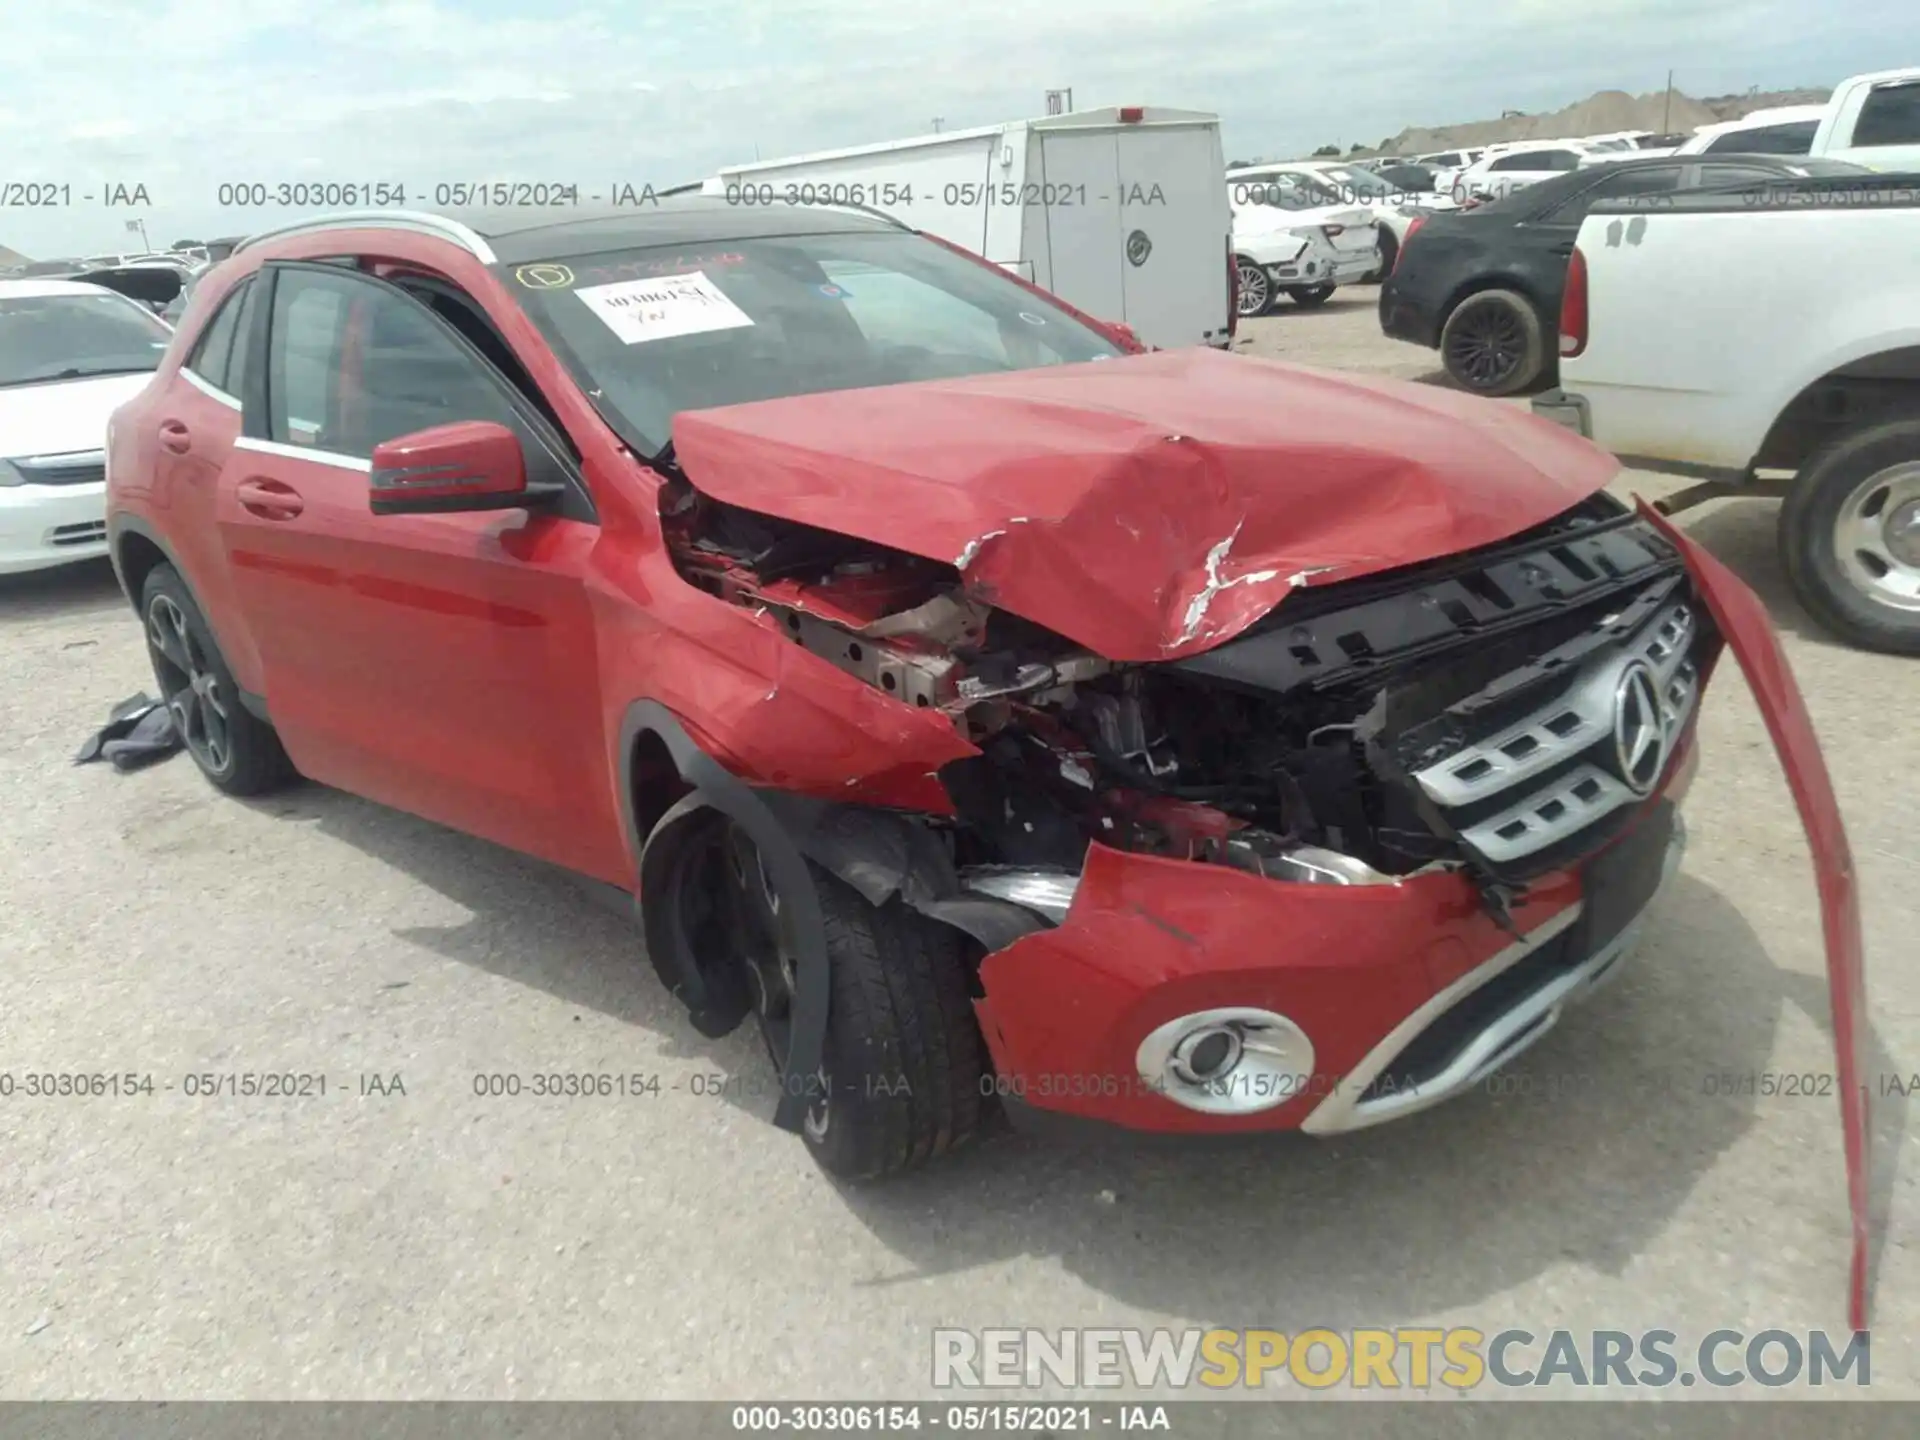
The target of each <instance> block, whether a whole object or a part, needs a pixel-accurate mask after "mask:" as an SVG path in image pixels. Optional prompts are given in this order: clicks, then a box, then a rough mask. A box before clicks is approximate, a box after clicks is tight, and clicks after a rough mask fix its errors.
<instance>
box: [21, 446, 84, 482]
mask: <svg viewBox="0 0 1920 1440" xmlns="http://www.w3.org/2000/svg"><path fill="white" fill-rule="evenodd" d="M12 463H13V468H14V469H16V470H18V471H19V472H20V478H21V479H22V480H24V481H26V483H27V484H29V485H97V484H99V483H100V482H101V481H103V480H105V479H106V478H107V459H106V456H104V455H102V454H101V453H100V452H99V451H97V450H95V451H90V452H87V453H83V454H74V455H35V456H31V457H29V458H28V459H25V460H15V461H13V462H12Z"/></svg>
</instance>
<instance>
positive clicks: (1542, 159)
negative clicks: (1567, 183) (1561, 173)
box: [1533, 150, 1580, 170]
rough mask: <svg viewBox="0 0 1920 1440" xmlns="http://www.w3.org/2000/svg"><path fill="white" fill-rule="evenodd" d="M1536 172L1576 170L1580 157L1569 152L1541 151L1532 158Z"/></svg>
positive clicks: (1578, 166)
mask: <svg viewBox="0 0 1920 1440" xmlns="http://www.w3.org/2000/svg"><path fill="white" fill-rule="evenodd" d="M1533 161H1534V165H1533V168H1534V169H1536V170H1578V169H1579V168H1580V157H1579V156H1578V155H1576V154H1574V152H1573V151H1571V150H1541V151H1539V152H1537V153H1536V154H1535V155H1534V157H1533Z"/></svg>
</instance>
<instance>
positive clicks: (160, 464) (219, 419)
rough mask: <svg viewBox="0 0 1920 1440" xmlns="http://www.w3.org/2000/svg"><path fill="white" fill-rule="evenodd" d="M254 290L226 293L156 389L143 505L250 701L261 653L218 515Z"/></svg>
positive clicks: (235, 433) (243, 285)
mask: <svg viewBox="0 0 1920 1440" xmlns="http://www.w3.org/2000/svg"><path fill="white" fill-rule="evenodd" d="M258 289H259V285H258V282H257V279H256V278H255V277H253V276H249V277H247V278H246V279H243V280H242V281H241V282H240V283H239V284H238V285H236V286H235V287H234V288H233V289H232V290H230V291H228V292H227V294H225V295H224V296H222V297H221V298H220V301H219V303H218V305H217V306H216V308H215V309H214V311H213V313H212V314H211V315H210V316H209V317H208V319H207V321H206V323H205V324H204V325H203V326H202V327H201V330H200V333H199V335H198V336H197V337H196V338H195V340H194V342H193V347H192V349H190V350H189V351H188V352H187V358H186V359H185V360H184V361H183V362H182V363H181V366H180V370H179V373H178V374H176V375H175V376H174V377H173V379H172V380H171V381H169V382H168V383H167V384H166V385H165V386H163V387H157V388H156V390H155V391H154V392H153V393H154V401H153V404H152V409H151V416H152V423H153V426H154V429H155V432H156V434H155V437H154V439H155V442H156V443H157V447H158V448H157V449H156V450H155V451H154V452H153V453H154V457H155V458H154V464H153V467H152V473H153V494H152V496H151V498H150V499H149V500H148V502H147V503H148V504H149V505H150V506H151V508H152V509H153V511H154V513H156V514H164V515H166V516H167V517H168V526H167V539H168V543H169V544H171V545H172V547H173V551H174V557H175V559H176V560H177V561H178V563H179V566H180V568H181V570H182V571H183V572H184V576H185V579H186V581H187V584H188V585H190V586H192V587H193V593H194V595H195V597H196V598H197V599H198V600H199V602H200V608H201V609H202V610H203V611H204V612H205V613H206V617H207V622H208V624H209V625H211V626H212V627H213V632H214V643H215V644H217V645H218V646H219V647H220V653H221V655H222V656H223V657H224V658H225V660H226V662H227V665H228V667H229V668H230V669H231V670H232V671H233V677H234V679H235V681H236V682H238V684H239V685H240V687H241V689H243V690H246V691H248V692H249V693H250V694H253V695H255V696H257V695H258V694H260V693H261V692H262V691H263V690H264V686H263V683H262V681H261V678H260V674H261V671H260V658H259V652H258V651H257V649H256V648H255V646H254V643H253V629H252V626H251V625H250V624H249V623H248V620H247V617H246V615H245V613H244V612H243V611H242V609H241V607H240V604H239V599H238V595H237V592H236V590H235V587H234V581H233V575H232V573H231V571H230V570H229V569H228V566H227V560H226V555H225V553H224V551H223V549H222V547H221V545H220V537H219V532H218V530H217V529H216V527H215V524H214V513H215V510H216V506H217V500H218V495H219V485H220V476H221V473H222V472H223V471H224V470H225V469H226V466H227V464H228V461H229V459H230V458H231V456H232V453H233V445H234V442H235V441H236V440H238V439H239V438H240V426H241V413H240V390H241V378H242V377H243V376H244V375H245V374H246V373H247V369H248V367H249V365H250V364H252V363H253V357H252V355H251V353H250V352H251V342H252V337H253V335H254V334H255V332H256V331H257V329H258V328H259V327H258V325H257V323H256V320H257V311H256V310H255V308H254V299H255V293H256V291H257V290H258ZM135 598H136V599H137V598H138V597H135Z"/></svg>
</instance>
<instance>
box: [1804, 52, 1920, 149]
mask: <svg viewBox="0 0 1920 1440" xmlns="http://www.w3.org/2000/svg"><path fill="white" fill-rule="evenodd" d="M1807 154H1809V155H1814V156H1818V157H1819V158H1821V159H1823V160H1851V161H1852V162H1853V163H1854V164H1856V165H1864V166H1866V167H1867V168H1868V169H1869V170H1883V171H1886V172H1888V173H1893V172H1896V171H1897V172H1911V171H1920V66H1916V65H1910V66H1908V67H1907V68H1905V69H1904V70H1881V71H1877V72H1875V73H1873V74H1870V75H1854V76H1851V77H1849V78H1848V79H1845V80H1842V81H1841V82H1840V83H1839V84H1838V85H1836V86H1834V87H1833V94H1832V95H1831V96H1829V97H1828V99H1827V107H1826V113H1825V114H1824V115H1822V116H1821V117H1820V123H1819V126H1818V128H1817V129H1815V131H1814V132H1813V140H1812V142H1811V144H1810V146H1809V147H1808V150H1807Z"/></svg>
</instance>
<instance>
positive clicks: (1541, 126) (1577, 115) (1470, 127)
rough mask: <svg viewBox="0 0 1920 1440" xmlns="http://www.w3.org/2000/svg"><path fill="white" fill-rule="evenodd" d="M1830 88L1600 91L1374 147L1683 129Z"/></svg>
mask: <svg viewBox="0 0 1920 1440" xmlns="http://www.w3.org/2000/svg"><path fill="white" fill-rule="evenodd" d="M1830 93H1832V92H1831V91H1830V90H1813V89H1807V90H1783V91H1773V92H1770V93H1766V94H1761V93H1759V92H1751V93H1748V94H1745V95H1720V96H1715V97H1714V98H1713V99H1711V100H1696V99H1695V98H1694V97H1693V96H1691V95H1684V94H1682V93H1681V92H1680V91H1678V90H1676V91H1674V92H1673V96H1672V99H1671V103H1669V99H1668V96H1667V92H1666V91H1664V90H1655V91H1652V92H1651V93H1649V94H1645V95H1629V94H1628V93H1627V92H1626V91H1624V90H1601V91H1598V92H1597V93H1595V94H1593V95H1589V96H1588V97H1587V98H1586V99H1585V100H1580V101H1576V102H1575V103H1574V104H1572V105H1569V106H1567V107H1566V108H1565V109H1562V110H1555V111H1552V112H1551V113H1548V114H1540V115H1513V116H1509V117H1507V118H1506V119H1504V120H1474V121H1468V122H1467V123H1465V124H1460V125H1440V126H1419V125H1413V126H1409V127H1407V128H1406V129H1405V130H1402V131H1401V132H1400V133H1399V134H1398V135H1395V136H1394V137H1393V138H1392V139H1390V140H1387V141H1386V142H1384V143H1383V144H1382V145H1381V147H1380V149H1381V151H1382V152H1384V153H1386V154H1390V155H1417V154H1420V153H1422V152H1424V151H1428V150H1445V149H1448V148H1450V147H1452V146H1455V145H1490V144H1492V143H1494V142H1495V141H1499V140H1558V139H1571V138H1573V137H1575V136H1580V135H1605V134H1607V133H1609V132H1611V131H1615V130H1653V131H1660V130H1663V129H1664V130H1670V131H1676V132H1680V133H1683V134H1684V133H1686V132H1689V131H1691V130H1693V129H1694V127H1695V126H1698V125H1711V124H1713V123H1714V122H1716V121H1719V120H1737V119H1739V118H1740V117H1741V116H1742V115H1745V114H1747V113H1748V112H1750V111H1753V110H1760V109H1765V108H1768V107H1771V106H1775V105H1816V104H1819V103H1820V102H1822V101H1824V100H1825V99H1826V98H1827V96H1828V95H1829V94H1830Z"/></svg>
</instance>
